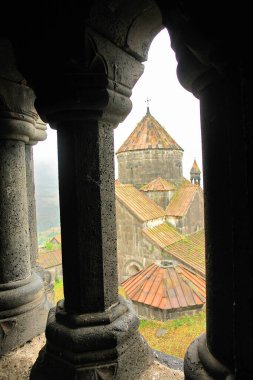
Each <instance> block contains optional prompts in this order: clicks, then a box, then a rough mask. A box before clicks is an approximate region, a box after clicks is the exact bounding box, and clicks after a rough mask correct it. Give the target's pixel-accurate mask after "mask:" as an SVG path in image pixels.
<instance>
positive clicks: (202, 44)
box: [164, 7, 231, 98]
mask: <svg viewBox="0 0 253 380" xmlns="http://www.w3.org/2000/svg"><path fill="white" fill-rule="evenodd" d="M164 24H165V25H166V26H167V28H168V31H169V34H170V37H171V46H172V49H173V50H174V51H175V53H176V59H177V61H178V67H177V76H178V79H179V82H180V83H181V85H182V86H183V87H184V88H185V89H186V90H188V91H190V92H192V93H193V94H194V95H195V96H196V97H197V98H198V97H199V96H200V94H201V92H202V91H203V90H204V89H205V88H206V87H207V86H209V85H210V84H212V83H213V82H215V81H217V80H221V78H222V77H223V75H224V72H225V71H226V70H227V68H228V67H229V66H230V63H231V52H230V51H229V50H228V46H227V44H226V41H224V40H223V36H222V35H220V36H219V39H217V37H215V35H211V34H210V33H209V34H207V33H206V31H205V30H204V28H203V25H204V23H202V24H200V23H197V22H196V20H195V19H194V20H193V16H192V14H190V13H188V12H187V7H186V9H181V8H180V9H179V8H178V9H174V11H173V17H172V15H170V17H169V18H168V19H167V20H164Z"/></svg>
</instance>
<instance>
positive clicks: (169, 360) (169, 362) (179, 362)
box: [153, 350, 184, 371]
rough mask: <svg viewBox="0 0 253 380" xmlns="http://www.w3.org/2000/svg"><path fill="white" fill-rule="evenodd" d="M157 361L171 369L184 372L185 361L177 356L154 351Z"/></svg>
mask: <svg viewBox="0 0 253 380" xmlns="http://www.w3.org/2000/svg"><path fill="white" fill-rule="evenodd" d="M153 352H154V356H155V359H156V360H157V361H159V362H160V363H161V364H163V365H166V366H167V367H169V368H172V369H176V370H179V371H183V369H184V361H183V359H180V358H177V357H175V356H171V355H167V354H165V353H164V352H161V351H157V350H153Z"/></svg>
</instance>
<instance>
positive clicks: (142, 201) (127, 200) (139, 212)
mask: <svg viewBox="0 0 253 380" xmlns="http://www.w3.org/2000/svg"><path fill="white" fill-rule="evenodd" d="M115 193H116V199H117V200H118V201H119V202H122V203H123V204H124V205H125V206H126V207H127V208H128V209H129V210H130V211H131V212H133V213H134V214H135V215H136V216H137V218H138V219H140V220H141V221H143V222H144V221H148V220H152V219H157V218H162V217H164V216H165V211H164V210H163V209H162V208H161V207H160V206H158V205H157V204H156V203H155V202H154V201H152V200H151V199H149V198H148V197H147V196H146V195H144V194H143V193H142V192H141V191H139V190H137V189H136V188H135V187H134V186H133V185H128V184H127V185H123V184H121V185H116V186H115Z"/></svg>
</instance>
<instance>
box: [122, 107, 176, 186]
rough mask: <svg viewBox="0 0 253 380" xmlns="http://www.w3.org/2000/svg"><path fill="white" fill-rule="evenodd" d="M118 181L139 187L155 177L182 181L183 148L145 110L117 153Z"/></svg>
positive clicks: (174, 181)
mask: <svg viewBox="0 0 253 380" xmlns="http://www.w3.org/2000/svg"><path fill="white" fill-rule="evenodd" d="M116 154H117V158H118V169H119V180H120V182H121V183H123V184H124V183H131V184H133V185H134V186H136V187H141V186H143V185H145V184H147V183H149V182H151V181H152V180H154V179H155V178H157V177H162V178H164V179H166V180H168V181H171V182H173V183H178V182H181V181H182V178H183V177H182V175H183V173H182V157H183V149H182V148H181V147H180V146H179V145H178V144H177V142H176V141H175V140H174V139H173V138H172V137H171V136H170V135H169V134H168V132H167V131H166V130H165V129H164V128H163V127H162V126H161V124H159V122H158V121H157V120H156V119H155V118H154V117H153V116H152V115H151V114H150V112H149V109H148V110H147V113H146V115H145V116H144V117H143V118H142V120H141V121H140V122H139V123H138V124H137V126H136V127H135V129H134V130H133V132H132V133H131V134H130V136H129V137H128V138H127V139H126V141H125V142H124V143H123V144H122V145H121V147H120V148H119V149H118V151H117V153H116Z"/></svg>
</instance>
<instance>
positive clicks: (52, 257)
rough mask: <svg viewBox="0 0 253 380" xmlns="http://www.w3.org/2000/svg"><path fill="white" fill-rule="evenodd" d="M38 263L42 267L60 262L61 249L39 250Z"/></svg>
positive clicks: (59, 263)
mask: <svg viewBox="0 0 253 380" xmlns="http://www.w3.org/2000/svg"><path fill="white" fill-rule="evenodd" d="M38 264H39V265H40V266H42V267H43V268H45V269H47V268H52V267H55V266H57V265H61V264H62V255H61V250H60V249H57V250H55V251H45V252H39V257H38Z"/></svg>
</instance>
